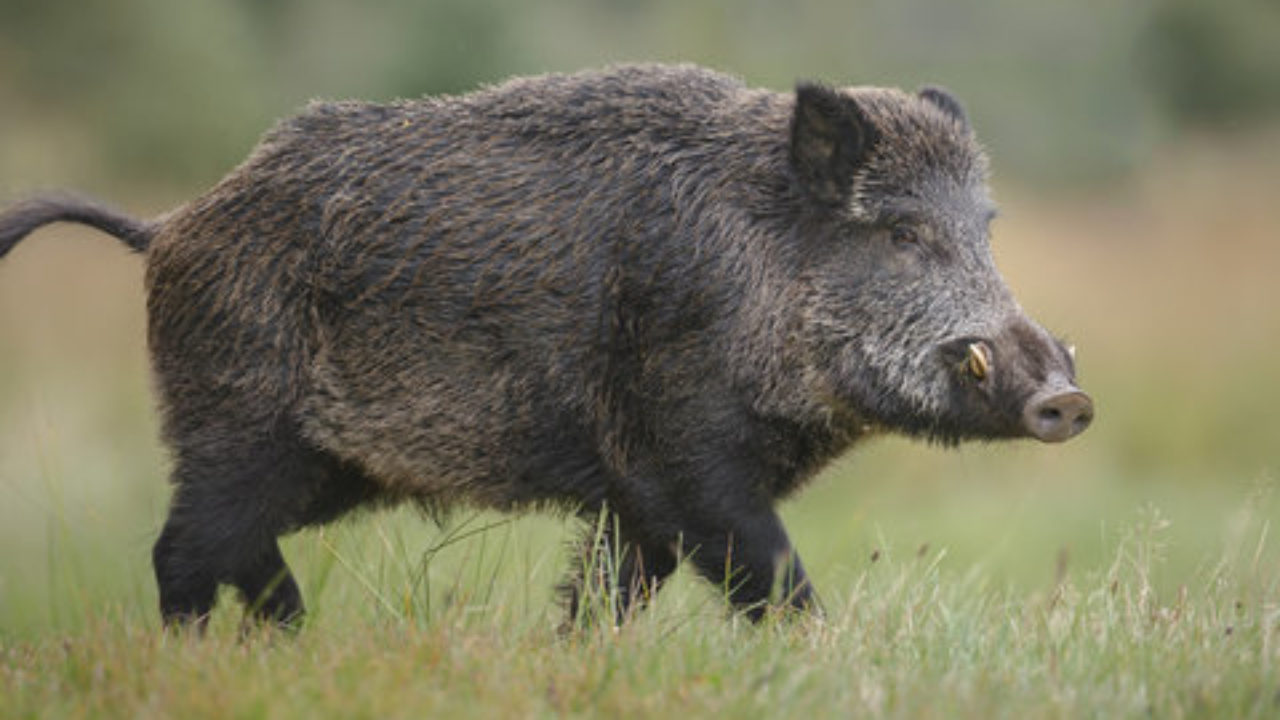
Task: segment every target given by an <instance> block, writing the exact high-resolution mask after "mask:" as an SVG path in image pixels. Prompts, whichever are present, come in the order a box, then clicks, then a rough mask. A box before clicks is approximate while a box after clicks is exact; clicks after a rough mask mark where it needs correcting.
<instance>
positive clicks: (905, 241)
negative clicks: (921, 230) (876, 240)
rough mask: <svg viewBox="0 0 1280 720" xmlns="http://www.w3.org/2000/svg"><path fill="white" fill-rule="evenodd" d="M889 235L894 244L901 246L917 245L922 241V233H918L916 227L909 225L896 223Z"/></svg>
mask: <svg viewBox="0 0 1280 720" xmlns="http://www.w3.org/2000/svg"><path fill="white" fill-rule="evenodd" d="M889 237H890V239H892V240H893V244H894V245H898V246H901V247H907V246H911V245H917V244H919V242H920V235H919V234H917V233H916V230H915V228H913V227H911V226H909V225H894V226H893V228H892V229H890V230H889Z"/></svg>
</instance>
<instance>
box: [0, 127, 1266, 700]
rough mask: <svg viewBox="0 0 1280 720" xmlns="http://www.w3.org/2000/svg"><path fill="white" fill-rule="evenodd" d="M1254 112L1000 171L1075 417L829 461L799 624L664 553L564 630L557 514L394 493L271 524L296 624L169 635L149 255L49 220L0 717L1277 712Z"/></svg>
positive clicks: (10, 569)
mask: <svg viewBox="0 0 1280 720" xmlns="http://www.w3.org/2000/svg"><path fill="white" fill-rule="evenodd" d="M1275 140H1276V137H1275V136H1274V135H1272V136H1270V137H1267V138H1262V139H1261V140H1259V141H1257V142H1254V143H1249V144H1243V143H1242V144H1238V145H1231V144H1222V143H1217V144H1210V143H1205V144H1202V145H1193V146H1190V147H1183V148H1180V152H1179V155H1178V157H1177V158H1176V159H1175V158H1165V159H1161V160H1159V161H1157V162H1156V163H1155V164H1153V166H1152V167H1151V168H1150V170H1149V172H1147V173H1145V174H1144V175H1143V176H1141V177H1139V178H1136V179H1134V180H1133V181H1131V182H1128V183H1126V184H1124V185H1121V186H1117V187H1112V188H1108V189H1107V190H1106V191H1105V192H1099V193H1096V194H1093V195H1082V196H1076V197H1071V198H1065V199H1064V198H1059V199H1058V200H1056V201H1055V202H1053V203H1049V202H1046V200H1045V198H1044V197H1043V196H1041V195H1040V194H1036V195H1030V194H1028V193H1027V191H1026V190H1025V189H1023V190H1022V192H1015V191H1014V190H1013V189H1011V188H1010V189H1005V188H998V189H999V190H1001V192H998V195H999V196H1000V199H1001V200H1002V201H1003V205H1004V208H1003V216H1002V218H1001V220H999V221H998V222H997V225H996V230H995V245H996V252H997V256H998V258H999V260H1000V263H1001V266H1002V268H1003V270H1004V272H1005V275H1006V277H1007V278H1008V280H1009V282H1010V284H1011V285H1012V286H1013V287H1014V289H1015V292H1017V293H1018V295H1019V297H1020V299H1021V301H1022V302H1023V304H1024V306H1026V307H1027V308H1028V309H1029V310H1030V311H1031V312H1032V313H1033V314H1034V315H1036V316H1038V317H1039V318H1040V319H1042V320H1043V321H1044V322H1045V324H1046V325H1048V326H1049V327H1051V328H1053V329H1055V330H1058V331H1060V332H1064V333H1065V334H1067V335H1068V337H1069V338H1070V340H1071V341H1072V342H1074V343H1075V344H1077V345H1078V346H1079V349H1080V356H1079V360H1080V365H1081V368H1082V378H1081V379H1082V382H1083V384H1084V386H1085V387H1086V389H1088V390H1089V391H1090V392H1091V393H1092V394H1093V395H1094V398H1095V400H1096V401H1097V406H1098V419H1097V421H1096V423H1095V426H1094V427H1093V428H1091V429H1090V430H1089V432H1088V433H1086V434H1085V435H1083V436H1082V437H1081V438H1079V439H1078V440H1076V441H1073V442H1071V443H1067V444H1065V445H1062V446H1054V447H1048V446H1039V445H1031V444H1029V443H1023V444H1006V445H987V446H970V447H965V448H963V449H961V450H959V451H944V450H940V449H936V448H930V447H926V446H921V445H917V444H912V443H908V442H906V441H902V440H895V439H885V440H881V441H879V442H876V443H873V444H871V445H868V446H867V447H866V448H863V449H861V450H858V451H856V452H854V453H852V454H851V455H849V456H848V457H845V458H843V459H841V460H840V461H839V462H838V463H836V464H835V465H834V466H833V467H831V468H830V469H829V470H828V471H827V472H826V473H824V474H823V475H822V476H821V477H820V478H819V479H818V481H817V482H815V484H814V485H813V486H812V487H810V488H809V489H807V490H806V491H805V492H804V493H802V495H801V496H800V497H799V498H798V499H797V500H795V501H793V502H790V503H788V504H787V505H786V506H784V515H785V517H786V519H787V522H788V525H789V527H790V529H791V533H792V536H793V539H794V541H795V543H796V545H797V546H798V548H799V549H800V552H801V553H802V555H803V556H804V558H805V561H806V565H807V567H808V568H809V569H810V571H811V574H812V576H813V578H814V581H815V582H816V583H817V585H818V589H819V591H820V593H821V594H822V598H823V601H824V604H825V607H826V609H827V615H826V618H825V619H824V620H822V621H816V620H810V621H800V622H769V623H766V624H765V625H764V626H762V627H755V626H751V625H749V624H747V623H745V622H743V621H741V620H740V619H737V618H733V617H730V616H728V615H727V614H726V612H725V610H724V604H723V602H722V601H721V599H720V597H719V592H718V589H717V588H713V587H709V586H707V585H706V584H705V583H702V582H701V581H699V580H697V579H695V578H693V577H691V576H690V575H689V574H688V573H682V574H681V575H680V576H679V577H678V578H677V580H676V582H674V583H673V584H672V585H671V586H670V587H668V588H667V589H666V590H664V591H663V593H662V595H661V596H660V598H659V599H658V601H657V602H656V603H655V605H654V607H652V608H651V611H650V612H648V613H647V614H645V615H643V616H641V617H640V618H639V619H638V620H637V621H636V622H634V623H632V624H630V625H628V626H626V627H624V628H622V629H620V630H617V631H615V630H613V629H612V628H607V627H600V628H592V629H587V630H583V631H581V632H579V633H578V634H576V635H571V636H568V637H562V636H560V635H558V634H557V632H556V628H557V626H558V624H559V622H560V620H561V618H560V614H559V608H558V606H557V604H556V600H555V597H554V593H553V590H552V588H553V586H554V585H555V583H556V582H557V581H558V580H559V576H560V574H561V572H563V570H564V567H565V565H566V560H567V554H566V553H567V551H566V549H565V544H566V542H567V541H568V540H570V539H572V538H573V537H575V536H576V534H577V532H578V528H577V527H576V526H575V525H574V523H572V522H569V521H565V520H562V519H558V518H555V517H548V516H539V517H524V518H519V519H511V518H508V517H503V516H499V515H493V514H475V513H472V512H470V511H467V510H461V511H459V512H458V513H456V514H455V515H454V516H453V517H452V519H451V520H450V521H449V522H448V523H446V524H445V525H444V526H443V527H437V526H435V525H433V524H431V523H430V522H429V521H427V520H425V519H423V518H421V517H419V516H418V515H416V514H415V513H413V512H410V511H408V510H401V511H396V512H385V513H378V514H361V515H357V516H356V517H354V518H352V519H351V520H349V521H346V522H343V523H340V524H338V525H335V526H331V527H329V528H326V529H324V530H322V531H308V532H305V533H301V534H299V535H297V536H294V537H291V538H290V539H289V540H288V541H287V542H286V543H285V554H286V556H287V557H288V558H289V560H290V562H291V564H292V565H293V566H294V568H295V571H296V573H297V575H298V576H299V581H300V582H301V584H302V586H303V592H304V595H305V596H306V598H307V600H308V604H309V609H310V611H311V614H310V617H309V624H308V625H307V627H306V628H305V630H304V631H303V632H302V633H301V635H300V636H298V637H296V638H293V637H286V636H280V635H277V634H273V633H269V632H252V633H249V634H248V635H245V634H243V633H242V632H241V629H240V625H239V620H240V615H239V613H240V608H239V607H238V606H236V604H235V603H234V602H230V601H231V600H232V598H231V597H229V596H228V597H227V598H225V599H226V600H228V601H229V602H226V603H224V604H223V605H222V606H221V608H220V610H219V612H218V614H217V615H216V616H215V617H214V619H213V622H212V624H211V630H210V633H209V634H208V636H207V637H205V638H203V639H199V638H192V637H184V636H180V635H171V634H170V635H167V634H165V633H162V632H161V631H160V630H159V623H158V617H157V612H156V609H155V605H156V598H155V589H154V586H153V581H152V578H151V573H150V567H149V553H150V546H151V543H152V542H153V540H154V538H155V535H156V533H157V531H158V529H159V526H160V523H161V522H162V521H163V517H164V512H165V504H166V501H167V490H166V487H165V480H164V477H165V473H166V459H165V457H164V453H163V450H162V448H160V446H159V445H158V444H157V442H156V440H155V418H154V416H153V412H152V400H151V397H150V394H149V392H148V387H147V385H148V379H147V370H146V355H145V349H144V318H143V314H142V302H143V301H142V293H141V263H140V261H139V259H138V258H135V257H131V256H129V255H127V254H126V253H125V252H124V251H123V250H121V249H120V247H119V246H118V245H117V244H116V243H115V242H114V241H112V240H110V239H108V238H105V237H102V236H99V235H96V234H94V233H92V232H89V231H85V230H80V229H74V228H67V229H61V228H60V229H56V230H50V231H45V232H43V233H41V234H39V235H37V236H35V237H33V238H32V239H30V240H29V241H28V242H27V243H25V244H24V245H22V246H20V247H19V248H18V249H17V250H16V251H15V252H14V253H13V254H12V255H11V256H10V257H8V258H6V260H5V261H4V262H3V263H0V718H10V717H31V718H36V717H40V718H44V717H95V718H96V717H165V718H168V717H182V718H191V717H219V718H220V717H237V718H238V717H271V718H278V717H314V716H333V717H371V718H372V717H378V718H382V717H397V716H400V717H424V716H428V715H444V716H450V715H452V716H461V717H528V716H552V715H568V716H624V717H671V716H673V715H678V714H684V715H686V716H688V717H703V716H720V717H810V718H811V717H838V716H872V717H901V716H909V717H957V716H969V717H1019V718H1021V717H1082V716H1100V717H1125V716H1130V717H1132V716H1144V717H1145V716H1155V717H1184V716H1197V717H1275V716H1277V715H1280V549H1278V542H1277V540H1276V538H1275V537H1274V533H1275V531H1276V527H1275V526H1276V524H1277V523H1276V521H1277V520H1280V497H1278V496H1277V489H1278V488H1277V473H1278V472H1280V445H1278V444H1277V441H1278V439H1280V432H1277V431H1278V430H1280V415H1278V414H1277V408H1280V385H1278V384H1277V376H1276V373H1277V355H1278V354H1280V294H1278V293H1277V290H1276V271H1277V268H1280V246H1277V244H1276V243H1275V228H1276V227H1277V226H1278V225H1280V209H1277V207H1276V205H1275V202H1274V198H1275V197H1277V196H1278V194H1280V178H1277V177H1276V176H1275V175H1274V168H1275V167H1277V166H1280V143H1277V142H1275ZM144 207H145V205H144Z"/></svg>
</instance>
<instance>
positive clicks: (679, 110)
mask: <svg viewBox="0 0 1280 720" xmlns="http://www.w3.org/2000/svg"><path fill="white" fill-rule="evenodd" d="M959 107H960V106H959V103H957V102H955V100H954V98H951V96H950V95H948V94H946V93H945V91H941V90H937V89H931V90H927V91H925V92H924V93H922V94H920V95H910V94H907V93H903V92H900V91H896V90H883V89H874V88H853V89H835V88H832V87H829V86H825V85H818V84H802V85H800V86H799V87H798V90H797V92H796V93H776V92H771V91H766V90H758V89H752V88H748V87H746V86H745V85H743V83H742V82H741V81H739V80H738V79H736V78H732V77H728V76H725V75H721V74H718V73H714V72H711V71H708V70H704V69H701V68H697V67H693V66H687V65H684V66H663V65H635V66H620V67H614V68H609V69H605V70H602V71H593V72H585V73H578V74H573V75H543V76H538V77H531V78H517V79H514V80H510V81H508V82H506V83H503V84H500V85H497V86H493V87H489V88H485V89H482V90H480V91H477V92H474V93H471V94H468V95H462V96H457V97H441V98H430V99H424V100H416V101H407V102H398V103H392V104H385V105H379V104H371V103H360V102H339V103H315V104H313V105H311V106H310V107H308V108H307V109H306V110H305V111H303V112H302V113H301V114H299V115H298V116H296V117H293V118H289V119H287V120H285V121H283V122H281V123H280V124H279V125H277V126H276V128H274V129H273V130H272V131H270V132H269V133H268V134H267V135H266V136H265V138H264V139H263V141H262V142H261V144H260V145H259V147H258V148H257V149H256V150H255V151H254V152H253V154H252V155H251V156H250V157H249V158H248V160H246V161H245V162H244V164H242V165H241V166H240V167H238V168H236V169H235V170H234V171H232V172H231V173H230V174H229V175H228V176H227V177H226V178H225V179H223V180H222V181H221V182H220V183H218V185H217V186H216V187H214V188H213V189H212V190H210V191H209V192H208V193H206V194H204V195H203V196H201V197H199V198H197V199H196V200H194V201H192V202H191V203H189V204H187V205H185V206H183V207H181V208H178V209H177V210H175V211H174V212H172V213H170V214H169V215H167V216H165V217H164V218H162V219H160V220H157V221H155V222H151V223H144V222H138V221H134V220H131V219H129V218H125V217H124V216H121V215H119V214H117V213H114V212H111V211H108V210H105V209H103V208H101V207H99V206H96V205H93V204H90V203H87V202H84V201H70V200H42V201H36V202H33V203H30V204H27V205H24V206H19V207H18V208H17V209H14V210H11V211H9V212H8V213H6V214H5V215H3V216H0V255H3V254H4V252H6V251H7V250H8V249H9V248H11V247H12V246H13V244H15V243H16V242H17V241H18V240H19V239H20V238H21V237H23V236H24V235H26V234H27V233H29V232H30V231H31V230H33V229H35V228H36V227H39V226H40V225H42V224H45V223H48V222H53V221H57V220H71V221H76V222H82V223H87V224H90V225H93V226H95V227H98V228H100V229H102V230H104V231H106V232H108V233H110V234H113V235H115V236H116V237H119V238H121V239H122V240H124V241H125V242H126V244H128V245H129V246H130V247H132V248H134V249H135V250H139V251H142V250H145V251H146V253H147V276H146V282H147V289H148V300H147V311H148V316H149V326H148V340H149V344H150V350H151V354H152V362H153V368H154V372H155V376H156V386H157V388H158V390H159V393H160V396H161V406H162V410H163V433H164V437H165V440H166V441H167V442H168V444H169V445H170V446H171V447H172V449H173V452H174V461H175V462H174V469H173V476H172V482H173V485H174V497H173V506H172V509H171V512H170V516H169V519H168V522H167V523H166V525H165V528H164V530H163V532H162V534H161V537H160V539H159V540H158V541H157V543H156V546H155V551H154V562H155V567H156V575H157V580H158V582H159V585H160V605H161V611H162V613H163V615H164V617H165V618H166V620H167V621H170V622H183V621H192V620H196V621H198V620H199V619H201V618H203V617H205V616H206V615H207V613H208V612H209V610H210V609H211V607H212V606H213V601H214V597H215V591H216V590H217V587H218V586H219V585H220V584H230V585H233V586H234V587H236V588H237V589H238V590H239V591H240V593H241V595H242V596H243V597H244V598H245V599H246V601H247V602H248V603H249V606H250V607H251V609H252V611H253V612H254V613H255V614H256V615H258V616H260V617H263V618H268V619H272V620H275V621H277V622H281V623H284V624H292V623H293V622H295V621H296V619H297V618H298V617H299V616H300V614H301V612H302V599H301V595H300V593H299V591H298V587H297V584H296V583H295V582H294V580H293V578H292V576H291V575H290V574H289V571H288V568H287V566H286V565H285V563H284V560H283V558H282V556H281V555H280V551H279V547H278V545H277V537H278V536H279V535H281V534H283V533H286V532H289V531H291V530H294V529H296V528H299V527H302V526H306V525H312V524H317V523H323V522H327V521H330V520H332V519H334V518H336V517H338V516H340V515H342V514H344V513H346V512H348V511H350V510H352V509H353V508H356V507H362V506H370V505H374V504H379V503H391V502H398V501H402V500H409V501H414V502H416V503H418V504H419V505H420V506H421V507H423V509H424V510H425V511H426V512H427V513H428V514H430V515H433V516H438V515H439V514H441V513H444V512H447V510H448V508H450V507H452V506H455V505H457V504H460V503H469V504H473V505H479V506H484V507H494V508H501V509H509V510H510V509H523V508H530V507H540V506H553V507H560V508H565V509H568V511H569V512H574V513H578V514H580V515H581V516H582V517H584V518H587V519H588V520H591V519H594V518H597V517H600V516H601V513H604V517H605V518H606V522H605V532H604V533H603V537H602V538H599V539H598V538H595V537H591V538H590V542H591V543H593V544H592V545H591V546H590V547H591V550H589V551H587V552H583V553H579V556H580V557H579V558H578V559H577V560H576V561H575V568H576V569H575V570H574V572H573V573H572V574H571V577H570V585H571V587H572V589H571V590H570V591H569V595H568V596H569V598H570V607H571V612H578V611H579V609H580V605H581V604H580V603H579V602H578V601H577V599H580V598H581V597H583V593H584V592H586V591H587V590H589V589H590V588H584V587H583V584H584V583H586V582H589V581H590V577H591V574H590V573H589V572H587V570H589V569H590V568H589V567H584V565H583V564H584V563H588V564H589V563H590V562H591V558H593V557H595V556H596V553H597V547H596V545H595V544H594V543H596V542H597V540H602V541H603V542H604V544H605V548H606V550H607V551H608V552H611V553H614V556H615V557H616V558H617V559H618V562H617V563H615V564H616V565H618V567H614V568H612V569H611V574H610V575H611V576H610V577H609V578H608V579H607V582H608V583H612V584H614V586H615V587H617V589H618V590H619V595H618V597H619V598H621V604H620V607H619V608H618V613H619V618H622V619H624V618H625V617H626V614H627V613H628V612H629V611H630V609H632V607H634V606H635V605H636V604H638V603H642V602H643V601H644V599H646V598H647V597H648V596H649V595H650V594H651V593H652V591H656V589H657V588H658V587H660V585H661V583H662V581H663V579H664V578H666V577H667V576H668V575H670V573H671V572H673V571H674V570H675V567H676V565H677V564H678V562H679V561H680V560H681V557H680V556H679V555H678V553H680V552H682V551H687V552H688V556H687V557H688V559H689V560H690V561H691V562H692V563H693V564H694V565H696V566H697V568H698V570H699V571H700V572H701V573H702V574H703V575H704V576H706V577H707V578H708V579H709V580H711V581H712V582H714V583H716V584H717V585H719V586H721V587H728V588H731V591H730V598H729V599H730V601H731V602H732V603H733V604H734V605H735V606H736V607H738V608H740V609H742V610H743V611H744V612H747V613H748V614H749V615H750V616H752V617H760V616H761V614H762V613H763V612H764V605H765V604H766V603H767V602H769V601H770V598H774V599H775V600H776V599H778V598H782V599H781V600H779V602H781V603H783V604H784V605H786V606H788V607H791V608H794V609H796V610H810V609H813V608H814V606H815V604H816V602H817V601H816V596H815V595H814V593H813V591H812V588H811V587H810V585H809V582H808V580H807V578H806V577H805V574H804V569H803V566H802V564H801V563H800V560H799V558H798V556H797V555H796V553H795V551H794V549H793V548H792V546H791V543H790V541H789V539H788V538H787V534H786V531H785V529H784V528H783V526H782V523H781V520H780V519H779V517H778V515H777V513H776V512H775V510H774V505H775V503H776V502H777V501H778V499H780V498H782V497H785V496H787V495H788V494H789V493H791V492H794V491H795V490H796V489H797V488H799V487H801V486H802V485H803V484H804V483H805V482H806V481H807V480H809V479H810V478H812V477H813V476H814V475H815V474H816V473H817V472H818V471H819V470H820V469H821V468H822V467H823V466H824V465H825V464H826V463H828V462H829V461H830V460H831V459H832V458H834V457H836V456H837V455H839V454H840V453H841V452H844V451H845V450H846V449H847V448H849V447H850V446H851V445H853V444H854V443H856V442H857V441H858V440H859V439H860V438H861V437H863V436H864V435H866V434H868V433H870V432H873V428H874V432H882V431H897V432H903V433H907V434H911V435H916V436H921V437H928V438H933V439H935V440H938V441H942V442H955V441H958V440H959V439H961V438H969V437H1011V436H1016V435H1019V434H1023V430H1022V429H1021V425H1020V424H1019V423H1020V422H1021V420H1020V418H1021V415H1020V411H1021V407H1022V405H1023V404H1024V403H1025V401H1026V398H1027V397H1029V396H1030V394H1031V393H1032V392H1034V391H1036V390H1037V389H1038V388H1039V387H1041V386H1043V385H1045V384H1046V383H1051V382H1058V381H1059V380H1061V379H1062V378H1070V377H1071V374H1072V370H1071V368H1070V366H1069V365H1067V364H1066V363H1069V360H1067V359H1066V354H1065V352H1064V351H1062V350H1061V349H1060V347H1059V346H1058V345H1057V344H1056V342H1055V341H1053V340H1052V338H1051V337H1050V336H1049V335H1048V334H1047V333H1045V332H1044V331H1043V330H1042V329H1040V328H1039V327H1038V326H1036V325H1034V323H1032V322H1031V321H1030V320H1029V319H1027V318H1026V317H1025V316H1024V315H1023V314H1022V312H1021V310H1019V309H1018V307H1017V305H1016V303H1014V301H1013V299H1012V297H1011V295H1010V294H1009V292H1008V290H1007V289H1006V288H1005V286H1004V284H1003V281H1002V280H1001V279H1000V277H999V274H998V273H997V272H996V270H995V266H994V263H993V262H992V260H991V256H990V252H989V248H988V245H987V233H986V222H987V219H988V218H989V217H990V200H989V198H988V197H987V191H986V158H985V156H984V155H983V153H982V151H981V148H979V146H978V145H977V142H976V140H975V139H974V137H973V133H972V131H971V129H970V128H969V127H968V123H967V120H964V116H963V111H962V110H960V109H959ZM977 341H981V342H985V343H987V344H988V345H990V347H991V348H992V355H993V371H992V373H991V375H992V377H989V378H987V379H985V380H982V381H981V382H979V381H977V380H975V379H974V378H971V377H966V376H965V375H964V374H963V373H958V372H956V368H957V367H959V366H961V365H962V363H958V362H956V360H955V359H954V358H952V357H951V355H949V353H953V352H954V348H956V347H964V346H963V345H958V344H957V343H965V342H977ZM594 531H595V525H594V524H593V525H592V528H591V530H590V531H589V532H594ZM781 568H785V571H784V570H781Z"/></svg>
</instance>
